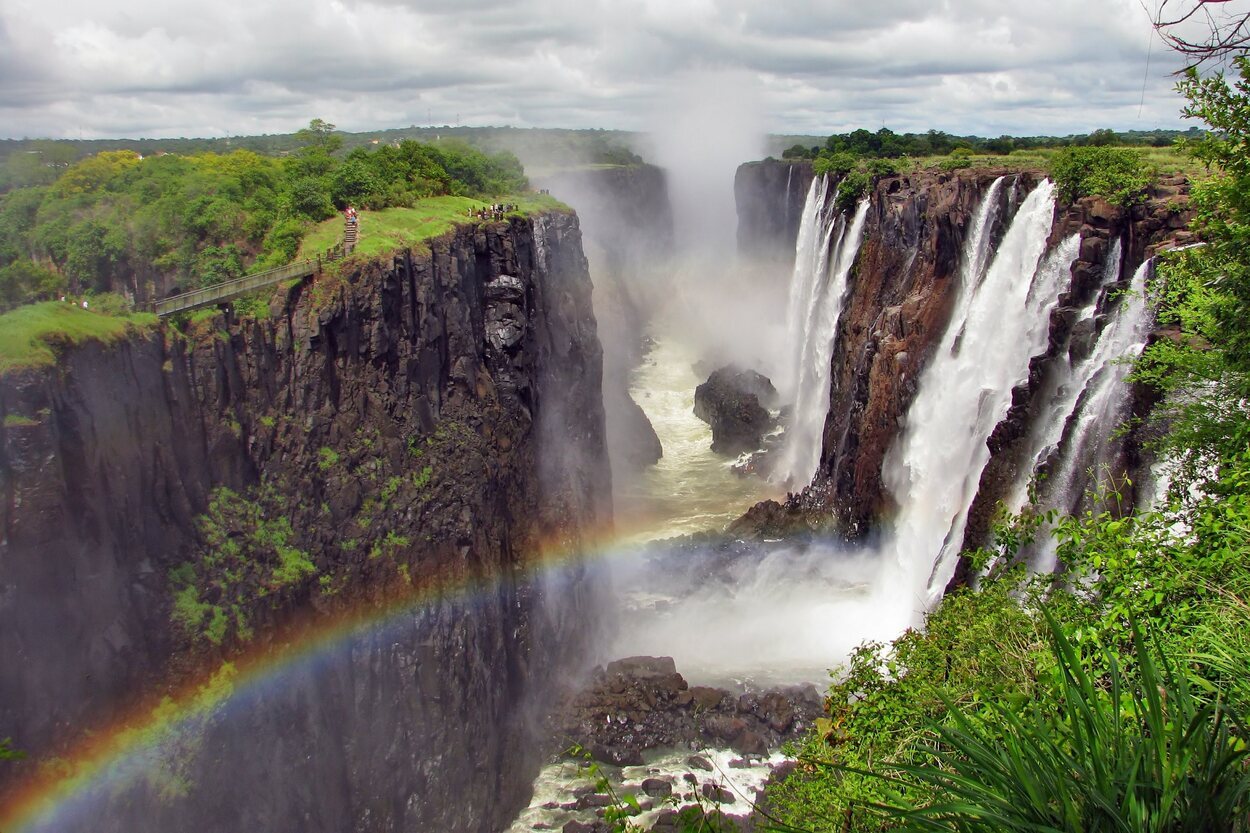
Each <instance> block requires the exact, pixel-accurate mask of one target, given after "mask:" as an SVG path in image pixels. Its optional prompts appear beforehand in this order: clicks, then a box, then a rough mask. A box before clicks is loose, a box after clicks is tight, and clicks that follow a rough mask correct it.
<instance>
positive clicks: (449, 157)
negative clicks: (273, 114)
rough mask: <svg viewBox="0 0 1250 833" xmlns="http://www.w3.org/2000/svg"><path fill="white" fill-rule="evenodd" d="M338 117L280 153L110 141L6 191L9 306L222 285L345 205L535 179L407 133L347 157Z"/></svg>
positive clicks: (484, 190)
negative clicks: (141, 149)
mask: <svg viewBox="0 0 1250 833" xmlns="http://www.w3.org/2000/svg"><path fill="white" fill-rule="evenodd" d="M332 128H333V125H327V124H325V123H324V122H320V121H319V120H314V122H313V123H312V124H311V125H310V127H309V128H308V129H307V130H305V131H301V137H300V138H301V142H302V147H300V148H299V149H298V150H297V151H295V152H294V153H292V154H291V155H290V156H287V157H284V158H273V157H265V156H260V155H258V154H256V153H254V152H252V151H247V150H236V151H233V152H231V153H228V154H224V155H218V154H214V153H198V154H193V155H189V156H182V155H175V154H164V155H159V156H151V157H146V158H144V157H140V156H139V155H138V154H137V153H135V152H133V151H129V150H112V151H104V152H102V153H99V154H97V155H95V156H92V157H88V158H86V159H83V160H81V161H79V162H77V163H75V164H73V165H72V166H68V167H57V168H49V170H53V171H55V172H56V177H55V178H54V179H51V181H50V182H48V183H47V184H41V185H34V186H31V187H26V188H20V189H16V190H13V191H10V192H8V193H7V194H4V195H3V196H2V197H0V305H3V306H5V307H8V306H13V305H16V304H19V303H23V302H27V301H33V300H40V299H47V298H51V297H56V296H58V295H59V294H61V293H62V292H65V291H67V290H69V291H72V292H75V293H81V292H91V291H110V290H122V289H126V288H130V289H133V290H135V291H139V292H140V293H141V294H145V293H147V292H151V291H155V292H158V293H159V292H162V291H164V290H165V289H167V288H171V287H177V288H180V289H191V288H194V287H197V286H207V285H212V284H215V283H219V282H221V281H223V280H228V279H230V278H235V277H239V276H241V275H243V274H245V273H247V272H250V271H259V270H261V269H265V268H269V267H272V266H276V265H280V264H283V263H287V262H289V261H290V260H292V259H293V258H294V257H295V255H296V253H297V251H298V249H299V246H300V242H301V240H302V239H303V237H304V235H305V233H306V232H307V230H308V229H309V228H310V227H311V226H312V225H314V224H316V223H319V222H321V221H323V220H326V219H328V218H330V217H332V216H334V215H335V213H336V211H337V210H338V209H341V208H342V207H344V206H346V205H348V204H353V205H356V206H358V207H361V208H365V209H370V210H382V209H386V208H397V207H398V208H406V207H412V206H416V205H418V204H419V203H420V202H421V201H423V200H425V199H427V198H430V197H438V196H459V197H474V198H477V199H479V200H486V201H492V198H494V197H497V196H499V195H503V194H509V193H515V192H519V191H522V190H524V189H525V187H526V181H525V177H524V173H523V171H522V168H521V165H520V163H519V162H518V161H517V159H516V157H514V156H512V155H511V154H506V153H501V154H495V155H486V154H484V153H482V152H480V151H478V150H475V149H473V148H470V147H468V146H465V145H458V144H455V143H449V142H442V143H438V144H422V143H419V142H413V141H405V142H401V143H399V144H397V145H394V146H392V145H379V146H377V147H372V148H369V147H361V148H357V149H356V150H353V151H351V152H350V153H348V154H346V155H342V154H341V152H340V144H341V139H340V137H339V136H338V135H337V134H335V133H334V132H333V130H332ZM58 164H60V163H58ZM147 287H150V289H145V288H147Z"/></svg>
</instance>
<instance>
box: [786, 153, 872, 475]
mask: <svg viewBox="0 0 1250 833" xmlns="http://www.w3.org/2000/svg"><path fill="white" fill-rule="evenodd" d="M829 185H830V183H829V177H828V176H822V177H819V178H818V179H813V180H812V185H811V187H810V188H809V189H808V192H807V202H806V203H805V204H804V206H803V217H802V219H801V221H800V224H799V237H798V242H797V244H796V246H795V254H794V276H793V278H792V279H791V283H790V301H789V308H788V311H787V314H786V332H787V334H788V335H789V339H790V342H789V345H788V350H787V355H788V356H789V361H790V363H789V367H788V375H787V376H786V378H785V380H784V382H783V386H784V389H785V390H786V392H787V395H788V398H789V399H790V401H791V402H793V403H794V410H793V413H792V414H791V417H790V425H789V427H788V428H787V429H786V435H785V445H784V446H783V448H782V451H781V455H780V460H779V462H778V463H777V466H776V468H775V469H774V477H775V478H776V479H778V480H780V481H783V482H790V483H794V484H799V485H806V484H807V483H809V482H810V481H811V479H812V476H813V475H814V474H815V473H816V466H817V463H818V462H819V460H820V446H821V432H822V430H823V429H824V424H825V416H826V414H827V413H828V410H829V378H830V367H829V362H830V359H831V358H832V355H833V342H834V338H835V336H836V335H837V331H838V321H839V319H840V318H841V317H842V306H843V302H844V301H845V299H846V288H847V281H848V279H849V277H850V273H851V267H852V266H853V265H854V263H855V256H856V255H857V254H858V253H859V245H860V241H861V240H862V238H863V233H864V222H865V220H866V219H867V217H868V205H869V200H868V198H867V197H865V198H864V199H862V200H860V202H859V205H858V207H857V208H856V209H855V215H854V217H853V218H852V219H850V221H849V222H848V219H847V216H846V214H845V213H844V212H840V211H838V210H837V209H836V207H835V206H834V200H833V198H832V193H831V189H830V187H829Z"/></svg>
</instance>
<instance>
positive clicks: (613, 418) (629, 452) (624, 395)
mask: <svg viewBox="0 0 1250 833" xmlns="http://www.w3.org/2000/svg"><path fill="white" fill-rule="evenodd" d="M614 381H615V380H606V379H605V380H604V388H603V409H604V413H605V417H606V420H607V425H608V434H609V436H610V437H612V438H614V440H615V443H616V452H617V453H616V455H615V456H614V458H613V462H614V463H616V464H618V465H623V466H626V467H628V468H629V469H630V470H633V471H638V470H641V469H644V468H646V467H647V466H650V465H654V464H655V463H657V462H659V460H660V458H661V457H663V456H664V448H663V446H662V445H661V444H660V437H659V435H657V434H656V433H655V427H654V426H653V425H652V424H651V420H650V419H648V418H647V414H646V412H645V411H643V410H642V406H640V405H639V404H638V403H637V402H635V401H634V398H633V397H632V396H630V395H629V391H628V390H626V389H625V386H624V384H614V383H613V382H614ZM613 470H614V471H615V470H616V469H615V466H614V468H613Z"/></svg>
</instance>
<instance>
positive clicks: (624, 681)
mask: <svg viewBox="0 0 1250 833" xmlns="http://www.w3.org/2000/svg"><path fill="white" fill-rule="evenodd" d="M822 714H823V711H822V703H821V698H820V695H819V694H818V693H817V692H816V689H815V687H814V686H810V685H808V686H790V687H783V688H777V689H771V690H768V691H762V692H748V693H743V694H734V693H732V692H730V691H727V690H725V689H721V688H713V687H710V686H691V685H689V684H688V683H687V682H686V679H685V678H684V677H682V675H681V674H679V673H677V667H676V665H675V664H674V662H673V659H672V658H671V657H630V658H628V659H622V660H617V661H616V662H611V663H608V666H607V668H605V669H604V668H601V669H596V670H595V673H594V674H593V675H592V677H591V679H590V682H589V684H588V685H587V686H586V687H585V689H584V690H583V691H582V692H581V693H579V694H577V695H576V696H575V697H574V698H573V699H572V700H571V701H570V702H569V703H568V704H567V705H566V706H565V707H564V708H563V709H562V710H561V711H560V712H559V714H558V716H557V718H556V725H555V726H554V727H553V729H554V733H555V735H556V736H557V737H560V738H571V739H573V741H574V742H576V743H577V744H579V745H580V746H582V747H583V748H585V749H586V750H588V751H589V752H590V753H591V754H592V755H593V756H594V757H595V758H597V759H598V760H600V761H603V762H604V763H611V764H616V765H635V764H641V763H642V761H643V753H644V752H647V751H649V750H652V749H672V748H687V749H700V748H703V747H705V746H715V747H720V748H729V749H733V750H734V751H735V752H738V753H739V754H741V755H750V756H754V757H756V758H761V757H767V756H768V754H769V753H770V752H771V751H772V750H774V749H777V748H778V747H779V746H780V745H781V744H782V743H783V742H785V741H787V740H793V739H796V738H798V737H801V736H802V735H803V734H804V733H805V732H806V731H807V730H808V729H809V728H811V726H812V725H814V723H813V721H815V720H816V718H818V717H820V716H821V715H822ZM691 763H692V766H695V767H696V768H697V767H699V763H698V762H697V761H696V760H695V759H692V761H691ZM703 767H704V768H706V769H708V770H710V769H711V765H710V764H708V763H706V761H704V762H703Z"/></svg>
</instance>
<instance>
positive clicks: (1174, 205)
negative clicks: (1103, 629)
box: [952, 177, 1193, 584]
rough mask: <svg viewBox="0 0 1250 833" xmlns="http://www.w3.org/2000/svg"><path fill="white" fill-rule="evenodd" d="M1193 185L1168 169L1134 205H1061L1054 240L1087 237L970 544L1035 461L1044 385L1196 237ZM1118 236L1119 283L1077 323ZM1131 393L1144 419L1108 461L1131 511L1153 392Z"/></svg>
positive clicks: (1024, 388)
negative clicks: (1157, 259) (1032, 432)
mask: <svg viewBox="0 0 1250 833" xmlns="http://www.w3.org/2000/svg"><path fill="white" fill-rule="evenodd" d="M1188 192H1189V186H1188V183H1187V182H1186V181H1185V180H1184V178H1181V177H1169V178H1164V179H1162V180H1161V181H1159V182H1158V183H1156V184H1155V185H1154V187H1153V188H1152V190H1151V192H1150V195H1149V198H1148V199H1147V200H1146V201H1144V202H1142V203H1140V204H1137V205H1134V206H1132V207H1130V208H1119V207H1116V206H1113V205H1110V204H1109V203H1107V202H1106V201H1105V200H1102V199H1099V198H1096V197H1086V198H1083V199H1081V200H1078V201H1077V202H1076V203H1075V204H1073V205H1069V206H1064V207H1061V208H1060V209H1059V210H1058V211H1057V212H1056V217H1055V223H1054V226H1053V228H1052V231H1051V243H1052V244H1053V243H1056V242H1058V241H1059V240H1061V239H1062V238H1064V237H1067V236H1069V235H1072V234H1077V235H1079V236H1080V239H1081V246H1080V250H1079V254H1078V255H1077V259H1076V261H1075V262H1074V263H1073V264H1072V279H1071V282H1070V283H1069V285H1068V289H1067V291H1066V292H1064V293H1063V294H1062V295H1061V296H1060V298H1059V303H1058V304H1057V305H1056V306H1055V308H1054V310H1052V312H1051V315H1050V322H1049V339H1048V341H1047V348H1046V352H1045V353H1043V354H1042V355H1039V356H1036V357H1034V358H1033V360H1032V361H1031V362H1030V364H1029V376H1028V380H1027V381H1026V382H1025V383H1024V384H1022V385H1020V386H1018V387H1017V388H1016V389H1015V390H1013V391H1012V405H1011V409H1010V410H1009V411H1008V412H1007V416H1006V417H1005V418H1004V419H1003V421H1002V422H1000V423H999V424H998V426H997V427H996V428H995V429H994V433H993V434H991V435H990V438H989V440H988V445H989V448H990V452H991V456H990V460H989V463H988V464H987V465H986V467H985V471H984V472H982V475H981V480H980V484H979V487H978V491H977V496H976V499H975V500H974V501H973V504H972V507H971V509H970V510H969V514H968V527H967V530H966V532H965V535H964V546H965V547H976V546H979V545H981V544H984V543H985V542H986V541H987V540H988V538H989V534H990V531H991V529H990V527H991V524H992V521H993V516H994V511H995V507H996V506H997V504H998V502H999V501H1000V500H1002V499H1003V498H1005V497H1006V496H1007V494H1008V492H1009V490H1010V489H1011V487H1012V485H1013V484H1014V483H1016V482H1017V481H1018V480H1019V479H1020V478H1021V477H1022V476H1023V472H1022V468H1023V467H1024V466H1025V465H1027V462H1028V461H1026V460H1025V459H1024V457H1025V454H1026V443H1025V440H1026V437H1027V435H1028V433H1029V429H1030V427H1031V426H1033V425H1035V423H1036V422H1037V420H1038V419H1039V418H1040V416H1041V414H1042V411H1043V406H1044V403H1043V402H1042V396H1041V392H1042V391H1044V390H1046V389H1047V388H1048V387H1053V383H1054V380H1055V379H1056V378H1057V374H1059V373H1060V372H1061V365H1062V364H1063V363H1065V362H1066V361H1068V358H1069V356H1073V355H1085V354H1088V352H1089V350H1090V348H1091V345H1092V342H1093V341H1094V340H1095V339H1096V337H1097V335H1098V333H1099V332H1101V330H1102V328H1103V327H1105V326H1106V324H1107V321H1108V318H1109V314H1110V312H1111V305H1112V301H1111V299H1113V298H1116V296H1117V295H1118V294H1119V293H1122V292H1123V291H1125V290H1127V289H1128V285H1129V280H1130V278H1131V276H1132V274H1133V272H1134V271H1135V270H1136V269H1137V267H1138V266H1140V265H1141V264H1142V263H1144V262H1145V261H1147V260H1148V259H1149V258H1151V257H1153V256H1154V255H1155V254H1156V253H1157V252H1158V251H1159V250H1160V249H1162V248H1167V247H1171V246H1178V245H1184V244H1186V243H1189V242H1191V241H1192V234H1191V232H1189V231H1188V228H1189V223H1190V221H1191V220H1192V218H1193V213H1192V211H1190V210H1189V207H1188V196H1187V195H1188ZM1116 241H1119V243H1120V245H1121V257H1120V262H1119V272H1118V278H1115V277H1113V281H1112V283H1111V284H1110V288H1111V290H1112V291H1111V292H1109V293H1107V297H1106V298H1104V299H1102V300H1101V302H1100V305H1099V306H1098V307H1097V308H1096V309H1095V315H1094V318H1093V319H1092V320H1091V321H1089V322H1085V323H1086V325H1092V326H1082V325H1078V315H1079V311H1080V310H1081V308H1082V307H1085V306H1086V305H1088V304H1090V303H1092V302H1093V301H1094V300H1095V299H1096V298H1098V293H1099V288H1100V283H1101V281H1102V278H1103V275H1104V271H1105V270H1106V269H1107V268H1108V261H1109V258H1110V257H1111V252H1112V250H1113V247H1114V245H1115V242H1116ZM1112 262H1114V261H1112ZM1117 302H1119V301H1118V299H1117ZM1129 396H1130V402H1129V403H1128V406H1129V412H1130V414H1131V416H1133V417H1136V418H1139V419H1137V420H1135V421H1134V422H1133V423H1132V424H1131V425H1130V427H1129V430H1128V431H1127V432H1126V433H1125V434H1123V435H1122V436H1119V437H1116V438H1113V439H1112V441H1111V445H1112V446H1113V448H1112V449H1111V453H1110V454H1109V457H1108V459H1107V460H1106V461H1105V462H1106V463H1107V465H1108V466H1109V467H1110V472H1108V474H1110V475H1111V477H1112V478H1113V479H1114V480H1115V481H1116V482H1117V483H1118V484H1119V486H1118V488H1119V489H1120V491H1121V493H1122V496H1123V498H1124V501H1123V503H1122V504H1120V506H1121V508H1123V509H1124V511H1130V508H1131V507H1133V506H1135V505H1137V495H1136V492H1135V487H1136V486H1138V485H1141V484H1145V483H1147V482H1148V480H1149V477H1148V475H1149V471H1148V469H1149V464H1150V461H1149V460H1147V459H1146V458H1145V457H1144V455H1143V450H1142V445H1143V439H1144V437H1143V436H1141V432H1143V431H1145V430H1147V429H1146V427H1145V426H1144V424H1143V423H1142V422H1141V419H1140V418H1144V417H1145V416H1147V414H1148V413H1149V410H1150V408H1151V407H1152V406H1153V404H1154V400H1153V394H1152V393H1151V392H1150V391H1149V390H1147V389H1146V388H1144V387H1141V386H1135V387H1133V389H1132V390H1131V391H1130V394H1129ZM1126 478H1127V481H1126ZM1083 494H1084V490H1081V492H1080V493H1079V494H1077V495H1074V496H1073V499H1072V502H1071V503H1069V504H1068V505H1067V506H1066V508H1067V509H1068V510H1069V511H1073V512H1075V511H1077V510H1078V509H1079V508H1080V507H1081V506H1082V505H1084V503H1085V500H1086V499H1085V498H1084V497H1083ZM967 579H968V564H967V563H966V562H961V563H960V565H959V569H958V570H957V571H956V573H955V576H954V577H953V579H952V583H953V584H960V583H963V582H965V581H966V580H967Z"/></svg>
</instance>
